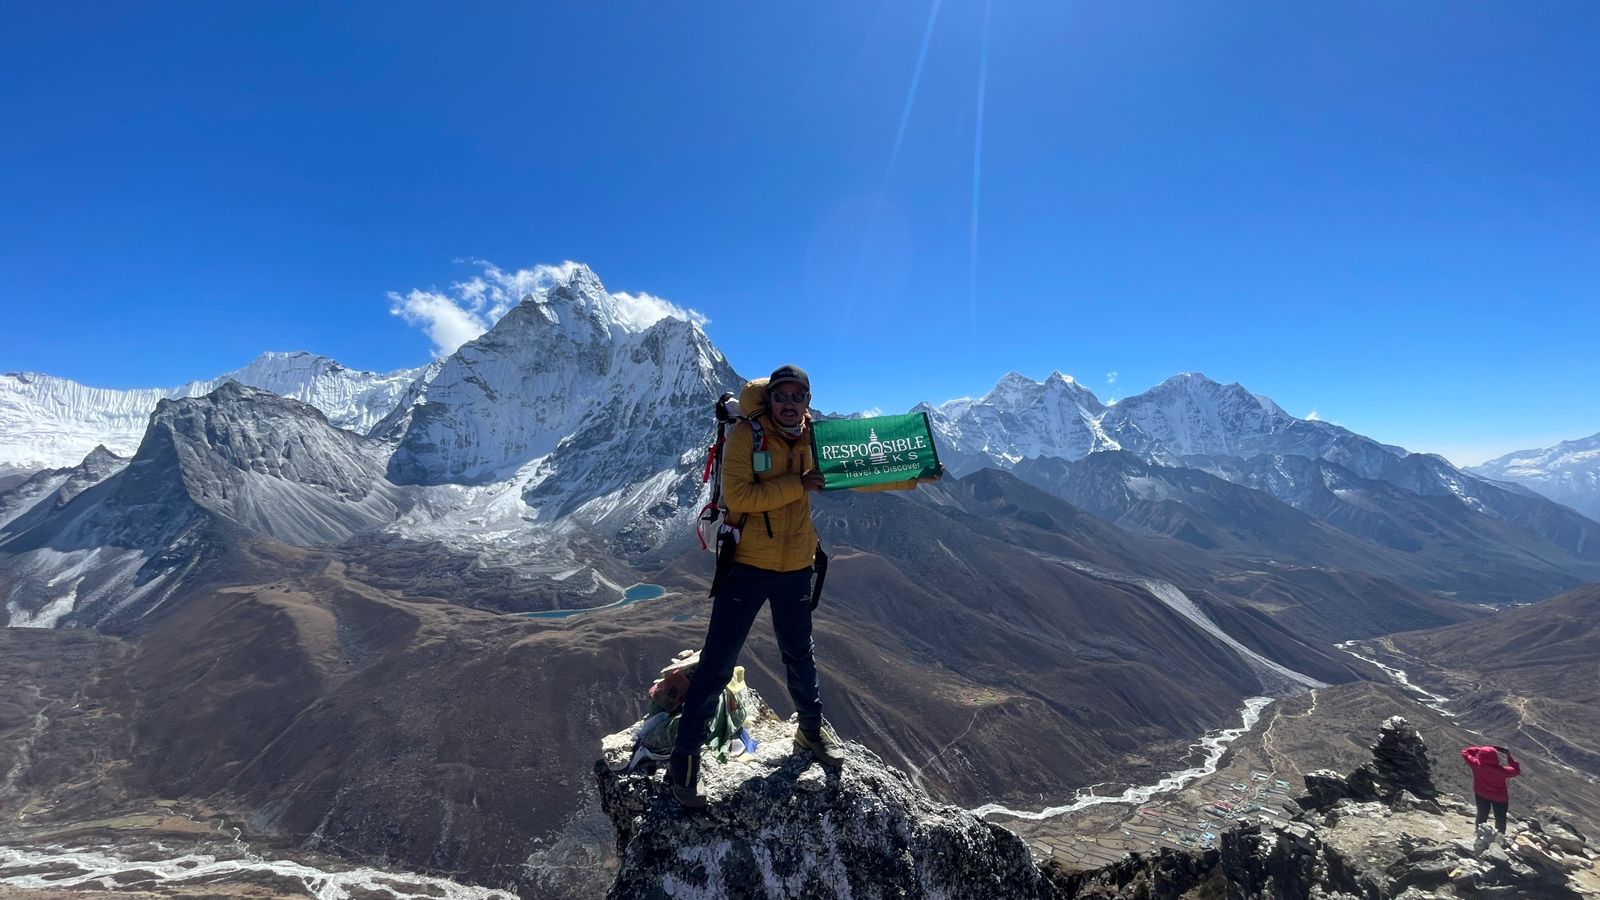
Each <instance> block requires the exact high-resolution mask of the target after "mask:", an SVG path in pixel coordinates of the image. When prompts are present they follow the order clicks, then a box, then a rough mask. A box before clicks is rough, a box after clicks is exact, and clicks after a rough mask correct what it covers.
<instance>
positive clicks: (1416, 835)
mask: <svg viewBox="0 0 1600 900" xmlns="http://www.w3.org/2000/svg"><path fill="white" fill-rule="evenodd" d="M1372 753H1373V758H1372V760H1371V761H1370V762H1368V763H1364V764H1362V765H1361V766H1360V767H1358V768H1357V769H1356V770H1355V771H1354V772H1352V773H1350V774H1349V775H1347V776H1342V775H1339V774H1338V773H1336V772H1332V771H1328V770H1323V771H1318V772H1311V773H1309V774H1307V775H1306V779H1305V780H1306V796H1304V797H1302V798H1300V800H1299V801H1298V802H1299V803H1300V805H1301V806H1302V807H1303V809H1302V810H1301V811H1300V812H1299V813H1298V814H1297V815H1296V816H1295V817H1294V819H1293V820H1292V821H1291V822H1289V823H1288V824H1287V825H1283V826H1279V827H1272V828H1269V827H1265V826H1263V825H1262V824H1260V823H1257V822H1247V821H1241V822H1239V823H1237V824H1236V825H1235V826H1234V827H1232V828H1230V829H1228V830H1227V831H1225V832H1223V834H1222V839H1221V842H1220V846H1219V849H1218V851H1207V852H1205V853H1181V852H1176V851H1162V852H1161V853H1159V854H1154V855H1150V856H1143V855H1138V854H1134V855H1130V856H1129V857H1127V858H1125V859H1124V860H1123V861H1122V862H1120V863H1118V864H1117V865H1114V866H1108V867H1106V868H1104V869H1100V870H1097V871H1095V872H1089V873H1069V874H1057V873H1052V876H1053V877H1054V878H1055V880H1056V882H1057V884H1058V885H1060V886H1062V887H1063V896H1065V897H1071V898H1107V900H1109V898H1119V900H1121V898H1126V900H1133V898H1165V900H1179V898H1184V900H1188V898H1199V897H1208V898H1223V897H1226V898H1227V900H1456V898H1461V900H1466V898H1498V897H1503V898H1508V900H1512V898H1515V900H1535V898H1578V897H1593V896H1600V878H1597V877H1596V873H1595V871H1594V859H1595V854H1594V853H1593V852H1591V851H1590V850H1589V848H1588V843H1587V840H1586V838H1585V837H1584V836H1583V835H1582V834H1581V833H1580V832H1579V831H1578V829H1577V828H1575V827H1574V826H1573V825H1572V824H1571V823H1569V822H1567V821H1565V820H1564V819H1562V818H1561V817H1560V816H1558V815H1556V814H1553V813H1551V812H1549V811H1545V810H1541V811H1538V812H1536V813H1534V814H1533V815H1531V816H1526V817H1521V818H1519V819H1518V820H1517V821H1515V822H1513V823H1512V824H1511V825H1510V827H1509V828H1508V833H1507V834H1505V835H1502V834H1500V833H1498V832H1496V831H1495V830H1494V828H1493V827H1492V826H1489V825H1485V826H1483V827H1481V828H1479V829H1478V830H1477V831H1476V832H1474V831H1473V828H1472V816H1473V812H1474V811H1473V809H1471V808H1469V807H1468V806H1467V805H1466V804H1465V803H1463V802H1461V800H1460V799H1458V798H1455V797H1451V796H1449V795H1446V794H1441V793H1439V792H1438V791H1437V790H1436V789H1435V788H1434V786H1433V779H1432V771H1431V769H1430V767H1429V765H1428V755H1427V748H1426V746H1425V745H1424V744H1423V741H1422V738H1421V736H1420V735H1419V734H1418V733H1417V731H1416V729H1415V728H1414V727H1413V726H1412V725H1411V724H1410V723H1409V722H1407V721H1406V720H1405V719H1403V718H1400V717H1395V718H1391V719H1389V720H1388V721H1387V722H1384V723H1383V726H1382V729H1381V731H1380V733H1379V738H1378V740H1377V741H1376V742H1375V743H1374V744H1373V745H1372Z"/></svg>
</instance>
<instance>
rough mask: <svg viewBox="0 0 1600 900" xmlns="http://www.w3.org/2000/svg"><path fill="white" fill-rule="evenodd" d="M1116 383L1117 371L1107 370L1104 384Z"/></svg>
mask: <svg viewBox="0 0 1600 900" xmlns="http://www.w3.org/2000/svg"><path fill="white" fill-rule="evenodd" d="M1116 383H1117V373H1116V372H1107V373H1106V384H1116Z"/></svg>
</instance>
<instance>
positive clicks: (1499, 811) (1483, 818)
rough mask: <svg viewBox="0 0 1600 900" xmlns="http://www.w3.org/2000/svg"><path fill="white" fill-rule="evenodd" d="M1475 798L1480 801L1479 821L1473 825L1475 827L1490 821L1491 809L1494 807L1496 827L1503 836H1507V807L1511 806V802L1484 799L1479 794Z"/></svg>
mask: <svg viewBox="0 0 1600 900" xmlns="http://www.w3.org/2000/svg"><path fill="white" fill-rule="evenodd" d="M1473 797H1474V798H1475V799H1476V800H1477V801H1478V821H1476V822H1474V823H1473V825H1474V827H1476V826H1478V825H1482V824H1483V823H1484V822H1487V821H1489V808H1490V807H1494V827H1495V828H1496V829H1497V830H1499V832H1500V833H1501V834H1505V833H1506V807H1507V806H1508V805H1510V804H1509V802H1502V801H1499V800H1488V799H1485V798H1483V797H1479V796H1478V795H1477V794H1473Z"/></svg>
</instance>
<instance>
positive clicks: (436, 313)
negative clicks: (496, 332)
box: [389, 290, 489, 357]
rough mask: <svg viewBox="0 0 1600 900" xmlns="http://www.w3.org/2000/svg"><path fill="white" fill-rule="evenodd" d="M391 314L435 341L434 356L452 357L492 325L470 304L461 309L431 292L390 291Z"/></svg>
mask: <svg viewBox="0 0 1600 900" xmlns="http://www.w3.org/2000/svg"><path fill="white" fill-rule="evenodd" d="M481 305H482V304H481V303H480V304H478V306H479V307H481ZM389 313H390V314H391V315H396V316H399V317H400V318H402V319H405V320H406V322H407V324H410V325H416V326H418V327H420V328H422V330H424V331H426V332H427V333H428V339H429V340H431V341H433V353H434V355H435V356H441V357H442V356H449V355H450V354H452V353H454V352H456V349H457V348H459V347H460V346H461V345H462V344H465V343H466V342H467V341H470V340H472V339H473V338H475V337H477V336H478V335H480V334H483V333H484V332H485V331H488V330H489V323H487V322H485V321H484V318H483V316H481V315H479V314H478V313H477V310H476V309H475V308H473V306H472V304H471V303H470V302H469V303H468V305H467V306H462V305H461V304H460V303H458V302H456V301H455V300H452V299H450V298H449V297H446V296H445V295H443V294H438V293H434V292H432V291H418V290H413V291H411V292H410V293H408V294H405V295H404V296H402V295H400V294H397V293H395V292H394V291H390V292H389Z"/></svg>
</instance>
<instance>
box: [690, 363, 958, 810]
mask: <svg viewBox="0 0 1600 900" xmlns="http://www.w3.org/2000/svg"><path fill="white" fill-rule="evenodd" d="M810 400H811V379H810V377H809V376H807V375H806V373H805V371H804V370H802V369H801V368H800V367H799V366H792V365H791V366H779V367H778V368H777V369H776V370H774V371H773V373H772V375H771V377H770V378H768V379H767V380H766V383H765V384H763V383H761V382H759V381H756V382H751V383H750V384H748V385H746V386H745V389H744V391H743V393H742V395H741V396H740V398H739V403H740V406H741V407H742V408H743V409H744V410H745V411H746V413H747V415H750V418H751V420H753V421H754V422H755V427H752V425H751V423H750V422H748V421H746V422H740V423H739V424H738V425H737V426H735V427H734V429H733V430H732V431H731V432H730V433H729V435H728V439H727V444H726V446H725V447H724V448H723V457H722V497H723V501H724V502H725V503H726V505H727V508H728V517H727V520H726V521H727V523H728V524H729V525H732V526H736V527H737V528H738V534H739V537H738V539H737V541H736V542H730V541H725V542H723V543H722V547H721V549H720V551H719V552H721V553H728V552H730V551H731V552H732V553H733V559H732V562H731V564H729V563H728V561H726V560H721V559H719V569H721V575H720V576H719V578H718V580H717V582H716V586H715V590H714V593H713V597H712V606H711V624H710V626H709V627H708V628H707V631H706V641H705V647H704V648H703V649H702V650H701V651H700V665H699V667H698V668H697V669H696V670H695V673H694V678H693V679H692V680H691V681H690V683H689V690H688V693H687V695H686V696H685V697H684V701H683V717H682V718H681V719H680V720H679V722H678V737H677V743H676V744H675V746H674V749H673V753H672V756H671V758H669V759H668V760H667V783H668V784H669V785H670V786H671V788H672V794H673V796H674V797H676V798H677V800H678V802H679V803H680V804H682V805H683V806H685V807H689V808H698V807H702V806H704V805H705V804H706V792H705V787H704V786H703V785H702V784H701V783H700V748H701V747H702V746H704V744H705V742H706V738H707V736H708V735H707V730H708V726H709V724H710V720H711V717H712V716H713V715H715V713H716V708H717V698H718V696H719V695H720V694H721V693H722V689H723V687H724V686H725V685H726V684H727V683H728V679H729V677H731V676H732V674H733V667H734V664H735V663H736V662H737V661H738V658H739V651H740V650H741V649H742V648H743V647H744V642H745V638H746V637H747V636H749V634H750V628H751V626H752V625H754V624H755V620H756V614H757V613H759V612H760V611H761V605H762V604H763V603H770V604H771V606H772V630H773V632H774V634H775V635H776V637H777V639H778V649H779V650H780V651H781V652H782V654H783V664H784V667H785V669H786V670H787V676H788V685H789V696H790V698H792V699H793V700H794V705H795V710H796V711H797V713H798V717H799V719H800V727H799V729H798V730H796V731H795V734H794V742H795V746H797V747H799V748H800V749H803V750H808V751H810V752H811V754H812V755H813V756H814V757H816V759H817V761H818V762H820V763H822V764H823V765H825V766H828V767H830V768H838V767H840V766H842V765H843V764H844V752H843V750H844V748H843V746H842V745H841V744H840V742H839V737H838V735H837V734H835V733H834V732H833V729H832V728H831V727H824V725H823V721H822V696H821V691H820V688H819V685H818V681H817V664H816V659H815V658H814V656H813V655H812V650H813V646H814V645H813V643H812V640H811V610H812V594H811V587H812V577H813V572H814V566H815V561H816V559H817V554H818V551H819V550H820V549H821V547H820V544H819V543H818V541H817V532H816V528H815V527H814V526H813V525H812V523H811V498H810V494H811V492H812V491H820V490H822V473H820V472H818V471H817V468H816V462H815V461H814V460H813V459H812V458H811V440H810V438H811V435H810V433H809V429H810V427H811V418H810V415H809V414H808V412H807V410H808V409H809V403H810ZM752 413H753V414H752ZM758 431H759V434H760V437H759V439H758V438H757V433H758ZM758 440H759V444H758V443H757V441H758ZM936 480H938V476H933V477H928V478H919V479H911V480H907V481H902V482H895V483H892V484H882V485H874V486H871V487H863V488H854V489H853V490H866V491H881V490H908V489H911V488H914V487H916V486H917V485H918V484H919V483H923V482H929V481H936Z"/></svg>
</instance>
